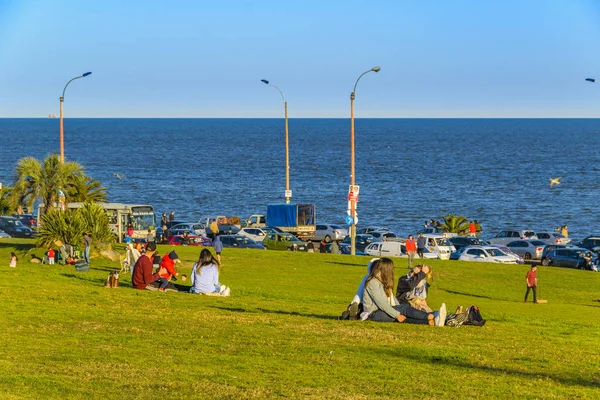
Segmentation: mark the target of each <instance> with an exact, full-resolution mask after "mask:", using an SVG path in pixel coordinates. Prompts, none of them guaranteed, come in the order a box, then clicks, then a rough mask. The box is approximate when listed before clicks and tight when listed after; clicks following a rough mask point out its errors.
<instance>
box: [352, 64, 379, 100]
mask: <svg viewBox="0 0 600 400" xmlns="http://www.w3.org/2000/svg"><path fill="white" fill-rule="evenodd" d="M379 71H381V67H373V68H371V69H370V70H368V71H365V72H363V73H362V74H360V76H359V77H358V79H357V80H356V83H355V84H354V89H352V94H354V93H355V92H356V85H358V81H360V78H362V77H363V75H364V74H368V73H369V72H379Z"/></svg>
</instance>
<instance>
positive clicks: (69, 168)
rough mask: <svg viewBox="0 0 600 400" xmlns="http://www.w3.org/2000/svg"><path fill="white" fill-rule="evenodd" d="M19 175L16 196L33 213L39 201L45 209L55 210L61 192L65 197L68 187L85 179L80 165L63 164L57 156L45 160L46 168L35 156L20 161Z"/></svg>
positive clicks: (17, 172) (14, 188)
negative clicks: (32, 210) (36, 202)
mask: <svg viewBox="0 0 600 400" xmlns="http://www.w3.org/2000/svg"><path fill="white" fill-rule="evenodd" d="M16 175H17V179H16V181H15V184H14V186H13V191H14V196H15V197H16V198H17V200H18V202H19V204H26V205H27V206H28V208H29V209H30V210H31V209H33V203H34V202H35V201H36V200H41V201H42V202H43V203H44V204H45V205H46V209H50V208H52V207H56V206H57V204H58V203H59V191H60V192H62V193H64V194H65V196H66V193H65V192H66V189H67V187H68V186H69V184H70V183H71V182H73V181H74V180H75V179H77V177H79V176H84V174H83V167H82V166H81V165H80V164H78V163H76V162H73V161H67V162H65V163H64V164H62V163H61V162H60V157H59V156H58V154H51V155H49V156H48V157H46V159H45V160H44V162H43V165H42V164H40V162H39V161H38V160H36V159H35V158H33V157H25V158H22V159H20V160H19V161H18V162H17V168H16ZM66 200H68V199H66Z"/></svg>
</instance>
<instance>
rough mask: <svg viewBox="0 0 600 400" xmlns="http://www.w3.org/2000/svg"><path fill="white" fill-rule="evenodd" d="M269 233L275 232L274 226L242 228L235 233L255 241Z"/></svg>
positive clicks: (260, 239)
mask: <svg viewBox="0 0 600 400" xmlns="http://www.w3.org/2000/svg"><path fill="white" fill-rule="evenodd" d="M269 233H277V231H276V230H275V229H274V228H271V227H262V228H242V229H240V231H239V232H238V233H237V234H238V235H242V236H246V237H248V238H250V239H252V240H254V241H255V242H257V243H260V242H262V241H263V240H265V237H266V236H267V234H269Z"/></svg>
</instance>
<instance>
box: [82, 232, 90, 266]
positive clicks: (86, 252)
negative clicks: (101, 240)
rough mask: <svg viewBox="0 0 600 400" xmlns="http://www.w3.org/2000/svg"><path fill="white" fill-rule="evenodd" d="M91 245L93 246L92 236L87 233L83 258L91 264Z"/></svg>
mask: <svg viewBox="0 0 600 400" xmlns="http://www.w3.org/2000/svg"><path fill="white" fill-rule="evenodd" d="M90 247H92V237H91V236H90V235H88V234H87V233H84V234H83V258H84V260H85V262H86V263H87V264H88V265H89V263H90Z"/></svg>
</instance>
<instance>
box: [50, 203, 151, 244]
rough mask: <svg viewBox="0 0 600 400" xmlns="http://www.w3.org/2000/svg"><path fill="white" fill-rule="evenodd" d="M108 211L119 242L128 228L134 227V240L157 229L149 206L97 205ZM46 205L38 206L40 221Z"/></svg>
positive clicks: (80, 204) (109, 219) (77, 206)
mask: <svg viewBox="0 0 600 400" xmlns="http://www.w3.org/2000/svg"><path fill="white" fill-rule="evenodd" d="M83 204H84V203H78V202H75V203H68V204H67V208H70V209H75V208H80V207H81V206H83ZM96 204H98V205H99V206H101V207H102V208H104V211H106V214H107V215H108V221H109V222H108V223H109V225H110V229H111V230H112V231H113V233H114V234H115V235H116V236H117V240H118V242H119V243H120V242H122V241H123V239H125V235H126V234H127V227H128V226H129V225H132V226H133V235H132V238H134V239H144V238H146V235H147V234H148V229H150V228H152V229H154V228H155V227H156V219H155V215H154V207H152V206H151V205H149V204H122V203H96ZM43 208H44V205H43V204H40V205H39V206H38V221H40V220H41V219H40V217H41V214H42V213H43Z"/></svg>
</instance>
